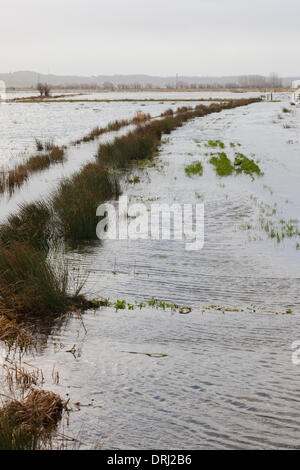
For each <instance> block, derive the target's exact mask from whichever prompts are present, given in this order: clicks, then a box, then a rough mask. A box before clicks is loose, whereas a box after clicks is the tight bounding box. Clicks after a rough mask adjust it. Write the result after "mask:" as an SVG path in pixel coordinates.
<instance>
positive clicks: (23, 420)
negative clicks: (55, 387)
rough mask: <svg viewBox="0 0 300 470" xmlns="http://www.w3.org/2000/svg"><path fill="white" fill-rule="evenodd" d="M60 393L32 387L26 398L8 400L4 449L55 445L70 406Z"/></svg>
mask: <svg viewBox="0 0 300 470" xmlns="http://www.w3.org/2000/svg"><path fill="white" fill-rule="evenodd" d="M66 407H67V403H65V402H64V401H63V400H62V399H61V398H60V396H59V395H57V394H55V393H52V392H47V391H44V390H37V389H31V390H30V391H29V393H28V394H27V396H26V397H25V398H24V399H23V400H22V401H18V400H16V399H11V400H7V402H6V403H4V405H3V406H2V408H0V450H38V449H43V448H45V447H47V446H48V447H49V446H50V445H51V436H52V433H53V431H55V429H56V426H57V424H58V422H59V421H60V420H61V418H62V413H63V411H64V410H65V409H66Z"/></svg>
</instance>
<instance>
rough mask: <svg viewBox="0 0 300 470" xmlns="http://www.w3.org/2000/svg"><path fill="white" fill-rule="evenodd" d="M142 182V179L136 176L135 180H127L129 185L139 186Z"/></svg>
mask: <svg viewBox="0 0 300 470" xmlns="http://www.w3.org/2000/svg"><path fill="white" fill-rule="evenodd" d="M140 182H141V178H140V177H139V176H134V177H133V178H130V179H128V180H127V183H129V184H138V183H140Z"/></svg>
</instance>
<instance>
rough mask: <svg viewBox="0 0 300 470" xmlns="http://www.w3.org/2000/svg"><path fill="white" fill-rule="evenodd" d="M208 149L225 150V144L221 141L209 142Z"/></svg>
mask: <svg viewBox="0 0 300 470" xmlns="http://www.w3.org/2000/svg"><path fill="white" fill-rule="evenodd" d="M205 145H206V147H211V148H217V147H219V148H220V149H224V148H225V144H224V142H221V140H209V141H208V142H207V144H205Z"/></svg>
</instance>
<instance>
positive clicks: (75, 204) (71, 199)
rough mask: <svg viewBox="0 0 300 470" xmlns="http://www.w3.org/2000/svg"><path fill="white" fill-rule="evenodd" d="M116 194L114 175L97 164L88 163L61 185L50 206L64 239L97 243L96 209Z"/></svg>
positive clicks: (117, 191) (116, 184) (117, 187)
mask: <svg viewBox="0 0 300 470" xmlns="http://www.w3.org/2000/svg"><path fill="white" fill-rule="evenodd" d="M118 194H119V185H118V183H117V180H116V178H115V175H114V174H113V173H110V172H109V171H107V169H106V168H105V167H104V166H101V165H100V164H99V163H89V164H88V165H86V166H85V167H84V168H83V170H82V171H81V172H79V173H77V174H75V175H74V176H73V177H71V178H69V179H66V180H65V181H63V182H62V183H61V184H60V187H59V188H58V190H57V192H56V194H55V195H54V197H53V200H52V203H53V208H54V211H55V213H56V214H57V216H58V224H59V226H60V228H61V232H62V234H63V236H64V238H65V239H66V240H90V239H96V238H97V237H96V225H97V222H98V219H97V217H96V210H97V207H98V206H99V204H101V203H102V202H104V201H107V200H109V199H113V198H115V197H116V196H117V195H118Z"/></svg>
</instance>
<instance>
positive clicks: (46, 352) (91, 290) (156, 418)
mask: <svg viewBox="0 0 300 470" xmlns="http://www.w3.org/2000/svg"><path fill="white" fill-rule="evenodd" d="M284 105H285V106H289V104H288V99H286V101H285V102H283V103H259V104H254V105H251V106H248V107H245V108H237V109H235V110H228V111H224V112H222V113H219V114H213V115H209V116H206V117H204V118H200V119H195V120H193V121H191V122H189V123H187V124H186V125H185V126H183V127H182V128H179V129H178V130H176V131H175V132H173V133H172V134H171V135H170V136H168V137H169V139H168V140H166V141H165V142H164V144H163V145H162V147H161V151H160V154H159V156H158V157H156V166H155V167H149V168H144V169H142V170H135V172H134V174H135V175H138V176H139V177H140V183H138V184H135V185H132V184H128V182H127V178H124V181H123V183H122V184H123V194H126V195H128V197H129V200H130V201H131V202H140V201H143V202H145V203H146V204H151V202H153V200H156V202H161V203H162V202H166V203H169V204H172V203H174V202H179V203H190V202H193V203H196V202H203V203H204V207H205V243H204V248H203V249H202V250H200V251H194V252H188V251H186V250H185V241H184V240H183V241H175V240H169V241H168V240H164V241H153V240H138V241H130V240H128V241H127V240H123V241H105V242H103V243H100V242H99V243H95V244H92V245H86V246H83V247H80V248H79V249H77V250H73V251H71V252H69V253H68V258H69V260H70V262H71V263H74V265H75V266H78V265H80V266H81V269H83V270H84V271H88V272H89V273H90V275H89V279H88V282H87V284H86V287H85V290H86V292H87V293H88V294H89V295H90V296H91V297H93V296H94V297H100V296H103V297H109V298H110V299H111V300H112V301H115V300H117V299H127V300H128V301H130V302H132V303H134V302H140V301H141V300H145V299H151V298H152V297H155V298H158V299H161V300H169V301H172V302H176V303H178V304H181V305H191V306H193V310H192V312H191V313H189V314H188V315H181V314H180V313H179V312H178V310H177V311H174V312H172V311H170V309H166V310H163V309H155V308H142V309H139V308H137V307H135V309H134V310H127V309H126V310H119V311H117V312H116V311H115V309H114V308H112V307H110V308H103V309H101V310H100V311H98V312H96V313H94V312H89V313H87V314H86V315H85V316H84V319H83V322H84V326H83V324H82V321H81V320H80V319H76V318H73V319H70V320H69V321H67V322H66V323H65V325H64V327H62V328H57V329H55V330H54V332H53V333H52V334H51V335H50V336H49V337H48V348H44V347H43V348H41V350H40V351H39V352H38V353H37V355H36V356H35V357H30V358H28V362H29V363H30V364H32V365H35V364H36V365H38V366H39V367H41V368H42V369H43V371H44V375H45V377H46V384H45V388H47V387H49V388H51V389H53V390H55V391H57V392H58V393H60V394H61V395H62V396H64V397H70V399H71V403H72V404H73V405H72V408H73V410H74V411H73V412H71V416H70V425H69V429H68V430H66V429H65V432H66V433H67V434H72V435H75V436H77V437H78V439H79V440H80V441H81V443H82V444H81V447H92V446H96V447H98V448H110V449H120V448H132V449H137V448H149V449H151V448H152V449H153V448H164V449H171V448H173V449H189V448H196V449H210V448H215V449H223V448H226V449H228V448H230V449H237V448H238V449H241V448H299V447H300V444H299V443H300V424H299V418H300V395H299V385H300V383H299V371H300V369H299V367H300V366H299V365H295V364H293V362H292V343H293V342H294V341H297V340H300V333H299V331H300V330H299V326H300V316H299V313H300V302H299V286H300V265H299V260H300V250H297V245H296V244H297V240H298V239H297V237H292V238H288V237H286V238H285V239H284V240H283V241H282V242H280V243H278V242H277V240H276V239H273V238H269V237H268V233H267V232H266V231H265V230H262V229H261V227H260V223H259V218H260V217H261V216H262V208H264V211H265V212H264V213H263V214H264V217H269V216H268V215H267V214H268V211H270V212H271V214H270V217H269V218H271V219H272V221H273V223H274V225H275V226H277V224H280V220H283V219H284V220H290V219H297V217H298V216H299V209H300V197H299V177H300V159H299V155H300V138H299V126H300V110H299V109H294V110H292V112H291V113H283V112H282V107H283V106H284ZM34 106H36V105H34ZM51 106H52V104H51ZM68 109H69V108H68ZM117 117H119V116H117V115H116V116H115V118H117ZM122 117H125V116H122ZM109 120H110V119H109ZM210 139H213V140H215V139H220V140H221V141H222V142H224V144H225V149H226V150H225V151H226V152H227V153H228V155H229V156H230V158H232V159H233V158H234V152H235V151H239V152H243V153H244V154H246V155H247V156H250V157H251V156H252V158H254V159H255V160H256V161H258V162H259V165H260V168H261V169H262V171H263V172H264V175H263V176H261V177H259V178H255V179H254V180H252V179H251V178H250V177H249V176H247V175H237V176H229V177H226V178H222V179H221V178H218V177H217V176H216V174H215V171H214V169H213V167H212V166H211V165H210V163H209V158H210V155H206V154H207V153H209V152H210V151H211V150H210V149H209V148H208V147H207V146H206V145H207V142H208V140H210ZM230 142H233V143H235V145H236V147H234V148H233V147H231V146H230ZM237 144H240V145H237ZM83 149H88V150H89V152H88V153H89V155H91V154H92V151H94V147H91V148H89V147H88V146H87V147H81V148H79V149H77V150H74V152H79V153H77V154H76V155H75V153H74V155H73V154H72V155H73V157H74V159H75V160H76V158H78V159H79V160H80V158H82V161H83V155H82V152H84V150H83ZM80 155H81V157H80ZM73 157H72V156H71V161H73V160H72V159H73ZM195 160H200V161H201V162H202V164H203V169H204V172H203V176H201V177H194V178H188V177H187V176H186V175H185V171H184V169H185V166H186V165H187V164H190V163H191V162H193V161H195ZM80 161H81V160H80ZM55 171H57V170H55ZM47 175H48V176H49V175H50V173H47V172H46V173H45V176H44V177H45V178H46V177H47ZM54 181H55V177H53V184H54ZM35 184H36V185H37V183H35ZM36 187H38V186H36ZM27 191H31V192H32V191H33V187H32V188H31V190H30V186H29V187H28V189H27ZM39 191H40V193H41V194H42V192H43V191H42V189H41V188H40V189H39ZM27 194H28V193H27ZM23 197H24V198H26V193H24V195H23ZM267 205H268V206H267ZM266 207H267V209H266ZM268 207H270V208H272V210H271V209H268ZM274 207H275V208H276V210H275V212H274V211H273V209H274ZM209 305H210V306H211V305H214V307H213V308H210V309H207V308H206V307H207V306H209ZM217 306H219V307H217ZM225 307H227V308H228V309H226V308H225ZM235 309H236V310H237V311H234V310H235ZM288 309H291V310H292V314H285V315H283V314H282V313H285V312H286V311H289V310H288ZM278 312H279V313H278ZM276 313H278V314H276ZM45 334H46V331H45ZM45 340H46V336H45ZM74 345H75V349H74V351H76V352H75V354H74V355H73V354H71V353H70V352H68V351H70V350H71V348H72V346H74ZM153 353H159V354H161V355H162V356H161V357H153V356H151V354H153ZM149 354H150V355H149ZM53 367H54V368H55V370H56V371H58V372H59V376H60V381H59V384H58V385H53V383H52V379H51V375H52V373H53ZM74 403H76V405H74ZM75 410H76V411H75Z"/></svg>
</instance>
